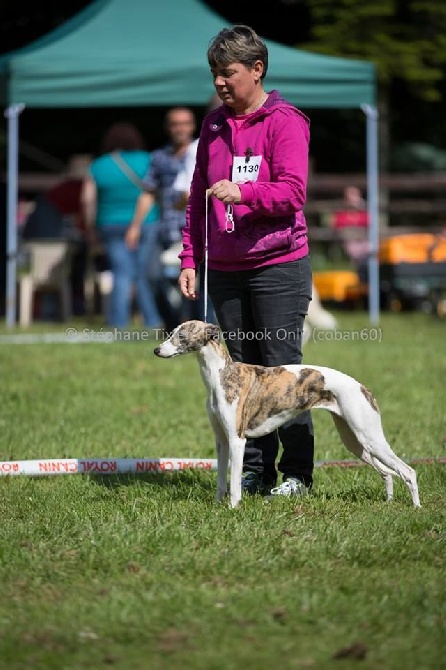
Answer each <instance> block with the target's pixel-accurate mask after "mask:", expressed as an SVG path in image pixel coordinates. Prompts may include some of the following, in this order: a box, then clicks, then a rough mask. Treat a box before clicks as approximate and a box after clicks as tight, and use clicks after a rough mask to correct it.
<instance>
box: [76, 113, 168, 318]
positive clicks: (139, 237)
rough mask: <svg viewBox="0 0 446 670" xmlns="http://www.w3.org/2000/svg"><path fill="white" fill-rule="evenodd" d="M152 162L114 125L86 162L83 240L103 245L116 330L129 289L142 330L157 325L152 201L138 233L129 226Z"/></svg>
mask: <svg viewBox="0 0 446 670" xmlns="http://www.w3.org/2000/svg"><path fill="white" fill-rule="evenodd" d="M151 160H152V156H151V153H149V152H148V151H146V150H145V143H144V140H143V137H142V135H141V133H140V132H139V130H138V129H137V128H136V127H135V126H134V125H133V124H131V123H126V122H120V123H115V124H113V125H112V126H111V127H110V128H109V129H108V130H107V132H106V133H105V136H104V138H103V145H102V154H101V155H100V156H99V157H98V158H96V159H95V160H94V161H93V162H92V163H91V165H90V167H89V171H88V175H87V177H86V178H85V180H84V184H83V189H82V203H83V208H84V215H85V222H86V229H87V235H88V236H89V240H90V244H91V246H92V248H93V247H94V246H95V244H97V242H98V240H99V241H100V242H101V243H102V244H103V247H104V250H105V254H106V256H107V259H108V263H109V268H110V271H111V272H112V275H113V288H112V292H111V296H110V303H109V314H108V317H107V322H108V324H109V325H110V326H115V327H117V328H124V327H125V326H127V325H128V324H129V322H130V320H131V306H132V289H133V288H135V290H136V300H137V305H138V308H139V311H140V313H141V316H142V320H143V323H144V325H145V326H146V327H148V328H158V327H159V326H160V325H161V318H160V316H159V313H158V310H157V308H156V302H155V298H154V293H153V290H152V286H151V285H150V281H149V277H148V272H147V267H148V263H149V256H150V254H151V252H152V249H153V247H154V245H155V240H156V233H157V222H158V218H159V210H158V207H157V205H156V204H155V202H154V200H153V199H152V200H151V201H150V203H149V205H148V207H147V208H146V211H145V212H144V216H143V217H142V218H141V222H140V225H139V226H138V228H137V229H135V227H132V226H131V221H132V217H133V213H134V210H135V206H136V203H137V201H138V197H139V196H140V194H141V191H142V188H143V184H142V177H143V176H144V175H145V174H146V173H147V171H148V169H149V167H150V164H151Z"/></svg>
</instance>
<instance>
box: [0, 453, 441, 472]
mask: <svg viewBox="0 0 446 670" xmlns="http://www.w3.org/2000/svg"><path fill="white" fill-rule="evenodd" d="M406 463H410V464H415V465H418V464H423V465H424V464H430V463H435V464H439V463H441V464H446V457H444V456H438V457H431V458H413V459H411V460H407V461H406ZM314 465H315V467H316V468H329V467H343V468H356V467H359V466H362V465H365V463H363V462H362V461H359V460H352V461H350V460H339V461H316V462H315V464H314ZM183 470H205V471H207V472H211V471H215V470H217V459H216V458H45V459H39V460H30V461H0V476H2V475H3V476H13V475H28V476H29V477H45V476H52V475H74V474H81V475H92V474H93V475H98V474H100V475H120V474H141V473H148V472H181V471H183Z"/></svg>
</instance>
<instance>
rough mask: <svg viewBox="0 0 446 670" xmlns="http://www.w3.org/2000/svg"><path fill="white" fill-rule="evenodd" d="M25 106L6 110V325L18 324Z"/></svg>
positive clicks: (13, 106) (14, 106)
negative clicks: (22, 119) (20, 162)
mask: <svg viewBox="0 0 446 670" xmlns="http://www.w3.org/2000/svg"><path fill="white" fill-rule="evenodd" d="M24 108H25V105H23V104H18V105H11V106H10V107H8V108H7V109H6V110H5V117H6V118H7V119H8V192H7V217H6V218H7V247H6V248H7V265H6V325H7V326H8V327H12V326H14V325H15V323H16V302H17V199H18V198H17V196H18V155H19V115H20V114H21V112H22V111H23V109H24Z"/></svg>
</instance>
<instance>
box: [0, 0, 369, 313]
mask: <svg viewBox="0 0 446 670" xmlns="http://www.w3.org/2000/svg"><path fill="white" fill-rule="evenodd" d="M227 25H228V22H227V21H225V20H224V19H223V18H221V17H220V16H218V15H216V14H215V13H213V12H212V11H211V10H209V8H208V7H207V6H205V5H204V4H202V3H201V2H200V1H199V0H163V2H158V0H144V1H142V0H96V2H94V3H93V4H92V5H90V6H89V7H88V8H87V9H85V10H84V11H82V12H81V13H80V14H78V15H77V16H76V17H74V18H73V19H72V20H70V21H67V22H66V23H65V24H64V25H62V26H61V27H60V28H58V29H56V30H55V31H53V32H52V33H50V34H49V35H47V36H46V37H44V38H42V39H40V40H37V41H36V42H34V43H33V44H31V45H30V46H28V47H26V48H25V49H21V50H19V51H16V52H12V53H10V54H6V56H4V57H3V58H1V59H0V97H1V99H2V102H3V105H4V106H5V107H6V112H5V115H6V116H7V117H8V128H9V132H8V135H9V137H8V177H9V179H8V194H9V195H8V232H9V233H10V234H8V255H9V262H8V277H9V281H8V282H7V283H8V287H9V290H10V291H15V289H13V288H11V285H12V284H14V287H15V253H16V245H17V242H16V240H15V243H14V239H12V238H14V237H16V234H15V233H13V232H11V230H12V228H13V229H14V231H15V224H13V222H14V221H15V214H16V210H15V206H16V204H15V203H16V199H17V179H16V177H14V174H13V172H14V171H16V170H17V133H18V129H17V126H18V117H19V114H20V112H21V110H22V109H23V107H24V106H28V107H40V108H49V107H59V108H63V107H107V106H170V105H176V104H182V105H206V104H207V103H208V101H209V99H210V97H211V95H212V94H213V92H214V90H213V86H212V79H211V76H210V73H209V67H208V64H207V61H206V48H207V45H208V43H209V41H210V39H211V38H212V37H213V36H214V35H216V34H217V33H218V32H219V30H221V28H223V27H225V26H227ZM266 42H267V45H268V50H269V55H270V65H269V69H268V74H267V77H266V80H265V84H266V89H267V90H271V89H273V88H277V89H279V90H280V92H281V94H282V95H283V96H284V97H285V98H287V99H288V100H289V101H290V102H292V103H294V104H296V105H298V106H299V107H300V108H304V109H305V108H332V109H334V108H337V109H341V108H344V109H345V108H358V107H360V108H362V109H363V111H364V112H365V114H366V118H367V138H368V150H367V157H368V166H367V170H368V176H369V184H368V202H369V208H370V215H371V216H370V218H371V226H370V230H371V236H372V237H373V235H374V236H375V237H376V233H377V220H378V216H377V202H376V201H377V165H376V146H377V141H376V136H377V114H376V107H375V97H376V74H375V68H374V66H373V64H372V63H369V62H365V61H360V60H354V59H345V58H335V57H329V56H322V55H318V54H313V53H309V52H305V51H302V50H298V49H293V48H291V47H286V46H283V45H280V44H278V43H275V42H272V41H269V40H266ZM10 226H11V227H10ZM375 228H376V231H375ZM371 241H372V249H375V248H376V245H377V240H376V239H371ZM372 265H373V263H372ZM370 269H371V275H370V276H371V284H372V279H373V276H374V273H375V270H374V269H373V268H372V267H371V268H370ZM14 298H15V296H14V295H13V296H12V297H11V295H10V294H9V293H8V300H7V305H8V306H9V307H10V309H11V310H12V308H13V306H14V304H15V299H14ZM371 302H372V305H374V307H373V310H374V315H373V320H376V319H377V311H378V306H377V303H376V305H375V302H376V301H375V300H374V299H372V301H371ZM7 320H8V321H9V322H12V323H14V321H15V318H14V317H12V316H11V315H10V316H9V318H8V315H7Z"/></svg>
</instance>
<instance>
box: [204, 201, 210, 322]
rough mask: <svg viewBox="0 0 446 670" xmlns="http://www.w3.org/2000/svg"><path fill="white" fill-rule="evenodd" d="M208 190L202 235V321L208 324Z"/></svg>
mask: <svg viewBox="0 0 446 670" xmlns="http://www.w3.org/2000/svg"><path fill="white" fill-rule="evenodd" d="M209 197H210V195H209V190H207V189H206V196H205V198H206V218H205V224H204V225H205V233H204V314H203V321H204V322H205V323H207V322H208V236H209Z"/></svg>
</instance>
